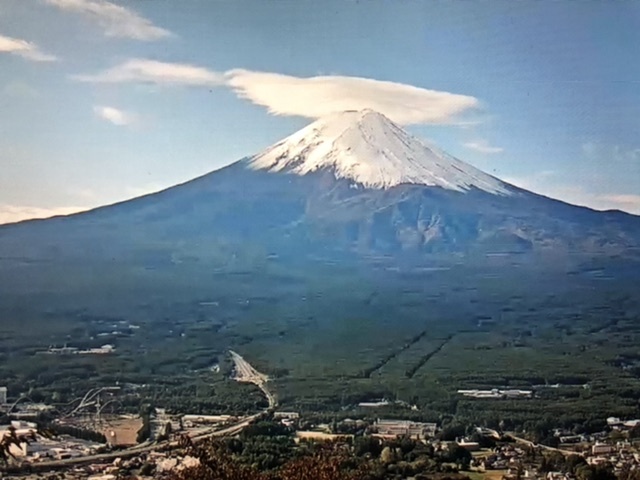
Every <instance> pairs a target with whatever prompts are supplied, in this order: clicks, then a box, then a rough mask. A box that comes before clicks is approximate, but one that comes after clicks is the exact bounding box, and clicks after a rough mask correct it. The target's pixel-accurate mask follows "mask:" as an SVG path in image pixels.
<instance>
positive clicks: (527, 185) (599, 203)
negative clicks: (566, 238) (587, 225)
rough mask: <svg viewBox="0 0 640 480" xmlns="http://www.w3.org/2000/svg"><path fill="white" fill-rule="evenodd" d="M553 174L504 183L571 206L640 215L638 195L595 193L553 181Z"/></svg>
mask: <svg viewBox="0 0 640 480" xmlns="http://www.w3.org/2000/svg"><path fill="white" fill-rule="evenodd" d="M554 176H555V172H552V171H542V172H539V173H537V174H535V175H531V176H528V177H511V178H505V179H504V181H505V182H508V183H511V184H512V185H516V186H518V187H520V188H524V189H525V190H529V191H531V192H535V193H539V194H540V195H544V196H547V197H550V198H555V199H557V200H562V201H563V202H567V203H571V204H573V205H580V206H584V207H589V208H593V209H594V210H622V211H624V212H628V213H633V214H635V215H640V195H635V194H621V193H596V192H594V191H590V190H589V189H588V188H586V187H585V186H582V185H568V184H564V183H557V182H554V181H553V177H554Z"/></svg>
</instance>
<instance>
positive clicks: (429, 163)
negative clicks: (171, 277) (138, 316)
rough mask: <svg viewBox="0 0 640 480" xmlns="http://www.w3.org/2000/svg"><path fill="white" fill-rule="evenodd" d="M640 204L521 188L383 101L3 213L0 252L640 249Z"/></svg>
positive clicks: (62, 255) (79, 256)
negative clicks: (222, 153) (125, 190)
mask: <svg viewBox="0 0 640 480" xmlns="http://www.w3.org/2000/svg"><path fill="white" fill-rule="evenodd" d="M638 246H640V218H638V217H635V216H633V215H629V214H626V213H622V212H619V211H608V212H597V211H594V210H590V209H588V208H584V207H577V206H573V205H569V204H566V203H563V202H561V201H557V200H553V199H550V198H546V197H543V196H540V195H537V194H535V193H532V192H528V191H526V190H523V189H520V188H518V187H515V186H513V185H510V184H508V183H506V182H503V181H501V180H499V179H498V178H495V177H493V176H491V175H488V174H486V173H484V172H482V171H480V170H478V169H477V168H474V167H473V166H471V165H469V164H467V163H465V162H463V161H461V160H458V159H456V158H454V157H452V156H451V155H448V154H447V153H445V152H443V151H442V150H440V149H439V148H437V147H435V146H433V145H430V144H428V143H425V142H423V141H420V140H418V139H417V138H415V137H413V136H412V135H410V134H408V133H407V132H406V131H404V130H403V129H402V128H400V127H399V126H397V125H396V124H394V123H393V122H392V121H390V120H389V119H388V118H386V117H385V116H384V115H382V114H380V113H377V112H374V111H371V110H363V111H346V112H341V113H335V114H332V115H330V116H328V117H326V118H322V119H320V120H317V121H316V122H314V123H312V124H311V125H309V126H307V127H306V128H303V129H302V130H300V131H298V132H297V133H294V134H293V135H291V136H289V137H287V138H285V139H284V140H282V141H280V142H278V143H276V144H275V145H273V146H271V147H269V148H267V149H266V150H264V151H262V152H260V153H258V154H257V155H253V156H250V157H247V158H244V159H242V160H239V161H238V162H236V163H233V164H231V165H229V166H227V167H224V168H222V169H220V170H217V171H214V172H211V173H209V174H207V175H204V176H202V177H199V178H197V179H194V180H192V181H189V182H187V183H184V184H181V185H177V186H175V187H172V188H169V189H167V190H164V191H161V192H158V193H155V194H151V195H146V196H144V197H139V198H136V199H133V200H130V201H126V202H122V203H119V204H115V205H110V206H106V207H101V208H98V209H95V210H92V211H88V212H84V213H80V214H76V215H72V216H68V217H56V218H53V219H48V220H36V221H27V222H22V223H18V224H13V225H5V226H2V227H0V264H5V265H7V264H9V263H10V264H11V265H14V266H15V265H16V264H20V265H25V264H29V265H32V264H33V263H34V262H36V263H37V262H56V263H59V262H63V263H64V262H76V261H80V262H84V261H99V262H110V263H114V262H115V263H118V262H123V263H132V264H136V265H142V266H145V267H151V268H158V267H160V266H170V265H175V264H181V263H185V262H196V263H200V264H202V263H203V262H204V263H205V264H206V263H207V262H211V263H212V264H215V263H216V262H224V261H226V260H227V259H229V258H236V257H237V256H239V255H250V256H252V258H258V257H259V258H276V257H277V258H280V259H287V258H288V259H292V260H296V261H298V260H301V259H305V258H311V257H318V256H320V257H323V258H327V257H332V258H341V259H345V258H354V259H357V258H363V257H370V256H372V255H373V256H379V255H385V256H386V257H389V258H396V257H398V258H400V257H402V258H414V259H421V258H422V259H424V258H425V256H428V255H430V254H438V255H458V256H459V255H476V254H478V255H486V254H503V255H509V254H526V253H545V252H550V253H560V254H568V253H570V254H572V255H580V256H584V255H588V256H598V255H606V256H611V255H627V254H632V255H637V249H638Z"/></svg>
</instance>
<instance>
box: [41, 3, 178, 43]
mask: <svg viewBox="0 0 640 480" xmlns="http://www.w3.org/2000/svg"><path fill="white" fill-rule="evenodd" d="M45 2H46V3H48V4H49V5H53V6H54V7H58V8H59V9H61V10H66V11H69V12H75V13H79V14H81V15H83V16H84V17H86V18H87V19H89V20H92V21H94V22H96V23H97V24H98V25H99V26H100V27H101V28H102V29H103V30H104V34H105V35H106V36H108V37H121V38H131V39H134V40H143V41H152V40H159V39H162V38H166V37H170V36H173V34H172V33H171V32H170V31H168V30H165V29H164V28H160V27H158V26H156V25H154V24H153V23H152V22H151V21H150V20H147V19H146V18H144V17H142V16H140V15H139V14H138V13H136V12H134V11H133V10H130V9H128V8H125V7H122V6H120V5H115V4H113V3H111V2H108V1H106V0H45Z"/></svg>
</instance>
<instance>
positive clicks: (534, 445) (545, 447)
mask: <svg viewBox="0 0 640 480" xmlns="http://www.w3.org/2000/svg"><path fill="white" fill-rule="evenodd" d="M506 435H507V436H509V437H511V438H513V439H514V440H515V441H516V442H518V443H524V444H525V445H528V446H530V447H540V448H542V449H544V450H549V451H551V452H560V453H561V454H562V455H565V456H571V455H580V456H584V454H583V453H580V452H573V451H571V450H563V449H561V448H555V447H550V446H548V445H543V444H541V443H534V442H532V441H531V440H527V439H526V438H522V437H517V436H516V435H515V434H514V433H512V432H506Z"/></svg>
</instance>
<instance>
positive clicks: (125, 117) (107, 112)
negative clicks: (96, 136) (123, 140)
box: [93, 105, 137, 126]
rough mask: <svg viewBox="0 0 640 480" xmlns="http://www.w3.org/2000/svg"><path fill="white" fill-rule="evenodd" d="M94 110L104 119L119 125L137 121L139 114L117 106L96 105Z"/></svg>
mask: <svg viewBox="0 0 640 480" xmlns="http://www.w3.org/2000/svg"><path fill="white" fill-rule="evenodd" d="M93 112H94V113H95V114H96V115H97V116H98V117H100V118H102V119H103V120H106V121H108V122H111V123H113V124H114V125H118V126H127V125H132V124H134V123H136V121H137V116H136V115H135V114H133V113H130V112H125V111H124V110H120V109H118V108H115V107H108V106H105V105H96V106H95V107H93Z"/></svg>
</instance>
